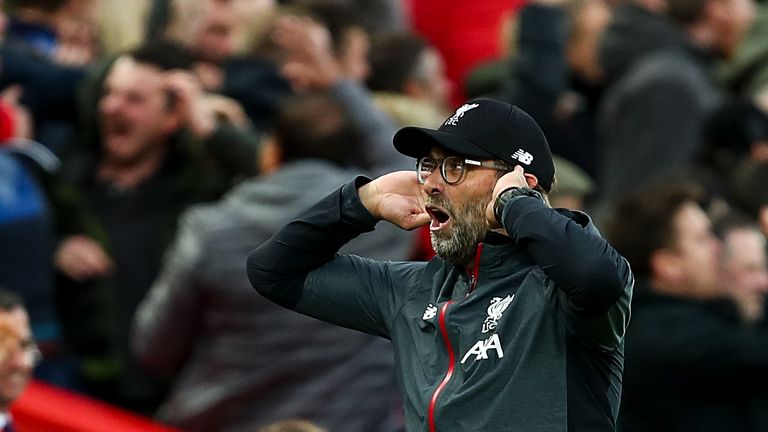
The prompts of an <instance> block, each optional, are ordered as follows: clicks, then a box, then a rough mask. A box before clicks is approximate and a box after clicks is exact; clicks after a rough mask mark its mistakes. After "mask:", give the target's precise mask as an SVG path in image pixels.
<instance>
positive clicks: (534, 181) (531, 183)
mask: <svg viewBox="0 0 768 432" xmlns="http://www.w3.org/2000/svg"><path fill="white" fill-rule="evenodd" d="M523 175H524V176H525V181H526V182H527V183H528V187H529V188H531V189H533V188H535V187H536V186H538V185H539V179H538V178H536V176H535V175H533V174H528V173H525V174H523Z"/></svg>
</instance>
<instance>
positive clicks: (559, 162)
mask: <svg viewBox="0 0 768 432" xmlns="http://www.w3.org/2000/svg"><path fill="white" fill-rule="evenodd" d="M552 160H553V161H554V162H555V172H556V173H557V184H555V187H554V188H553V189H552V192H551V193H550V194H549V201H550V203H551V204H552V207H554V208H558V207H559V208H567V209H571V210H582V211H583V210H585V209H586V208H587V203H588V202H589V200H590V198H591V197H592V194H593V193H594V191H595V185H594V182H593V181H592V179H591V178H590V177H589V176H588V175H587V173H585V172H584V170H582V169H581V168H579V167H578V166H576V164H574V163H571V162H569V161H568V160H567V159H564V158H562V157H560V156H552Z"/></svg>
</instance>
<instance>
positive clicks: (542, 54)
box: [467, 0, 611, 176]
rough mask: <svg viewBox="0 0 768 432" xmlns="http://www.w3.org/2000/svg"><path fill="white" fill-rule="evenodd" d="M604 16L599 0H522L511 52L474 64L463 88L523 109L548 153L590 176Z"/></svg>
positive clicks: (604, 5) (604, 7) (602, 2)
mask: <svg viewBox="0 0 768 432" xmlns="http://www.w3.org/2000/svg"><path fill="white" fill-rule="evenodd" d="M610 17H611V9H610V7H609V5H608V3H607V2H606V1H605V0H577V1H573V2H565V1H562V0H535V1H532V2H529V3H527V4H526V5H525V6H524V7H523V9H521V11H520V14H519V20H518V32H517V33H516V34H514V35H513V38H514V40H513V41H512V43H513V44H514V46H515V52H516V53H515V55H514V56H513V57H512V58H511V59H509V60H507V61H504V62H501V63H497V64H496V65H488V66H485V67H482V68H478V70H477V71H476V72H474V73H473V74H472V75H471V76H470V77H469V78H468V80H467V88H468V92H469V93H470V95H479V94H480V93H478V92H483V93H486V94H493V95H496V97H498V98H500V99H502V100H505V101H507V102H509V103H512V104H515V105H518V106H520V107H521V108H523V109H525V110H526V111H527V112H529V113H530V114H531V116H532V117H533V118H534V119H536V121H537V122H538V123H539V124H541V127H542V129H543V130H544V132H545V133H546V135H547V139H548V140H549V142H550V146H551V148H552V152H553V153H554V154H556V155H559V156H560V157H563V158H565V159H566V160H568V161H570V162H572V163H574V164H576V165H577V166H578V167H579V168H580V169H582V170H584V171H585V172H586V173H587V174H588V175H591V176H592V175H594V171H595V158H594V153H595V150H594V147H595V128H594V123H595V115H596V114H595V113H596V111H597V105H598V103H599V100H600V97H601V95H602V88H603V78H604V72H603V70H602V68H601V67H600V64H599V63H598V59H597V50H598V41H599V39H600V35H601V33H602V31H603V29H604V28H605V27H606V25H607V23H608V20H609V19H610ZM544 71H546V73H544Z"/></svg>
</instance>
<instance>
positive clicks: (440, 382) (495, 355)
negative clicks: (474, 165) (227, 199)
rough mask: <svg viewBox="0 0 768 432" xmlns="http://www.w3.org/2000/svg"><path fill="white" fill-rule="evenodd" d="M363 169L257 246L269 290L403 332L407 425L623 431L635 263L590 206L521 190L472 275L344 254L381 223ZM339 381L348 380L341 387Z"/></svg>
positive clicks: (321, 311) (260, 275)
mask: <svg viewBox="0 0 768 432" xmlns="http://www.w3.org/2000/svg"><path fill="white" fill-rule="evenodd" d="M365 181H367V180H366V179H364V178H358V179H357V180H356V181H355V182H353V183H349V184H347V185H345V186H343V187H342V188H341V189H339V190H338V191H337V192H335V193H333V194H331V195H330V196H328V197H326V198H325V199H323V200H322V201H320V202H319V203H318V204H316V205H315V206H314V207H312V208H310V209H309V210H308V211H306V212H305V213H304V214H302V215H301V216H300V217H298V218H297V219H295V220H294V221H292V222H291V223H289V224H288V225H287V226H286V227H285V228H283V229H282V230H281V231H279V232H278V233H277V234H276V235H275V236H274V237H272V238H271V239H270V240H269V241H267V242H266V243H264V244H263V245H262V246H260V247H259V248H257V249H256V250H254V251H253V252H252V253H251V255H250V257H249V259H248V275H249V278H250V280H251V283H252V284H253V286H254V287H255V288H256V289H257V290H258V291H259V292H260V293H261V294H263V295H264V296H266V297H268V298H270V299H271V300H273V301H275V302H277V303H279V304H281V305H283V306H285V307H288V308H291V309H294V310H296V311H297V312H300V313H303V314H306V315H310V316H313V317H316V318H319V319H321V320H324V321H328V322H332V323H336V324H339V325H342V326H345V327H349V328H353V329H357V330H360V331H363V332H367V333H371V334H376V335H379V336H382V337H385V338H388V339H390V340H391V341H392V345H393V347H394V351H395V361H396V366H397V368H398V370H399V374H398V384H399V386H400V391H401V393H402V399H403V408H404V412H405V421H406V427H407V430H408V431H430V432H431V431H483V432H494V431H525V432H537V431H542V432H544V431H546V432H553V431H590V432H595V431H614V430H615V429H616V417H617V414H618V410H619V401H620V395H621V378H622V369H623V362H624V354H623V353H624V341H623V336H624V331H625V329H626V326H627V323H628V320H629V305H630V299H631V295H632V287H633V283H634V282H633V281H634V279H633V276H632V273H631V271H630V269H629V265H628V264H627V262H626V260H625V259H624V258H622V257H621V256H620V255H619V254H618V253H617V252H616V251H615V250H614V249H613V248H612V247H611V246H610V245H609V244H608V243H607V242H606V241H605V240H604V239H603V238H602V237H601V236H600V235H599V233H598V232H597V230H596V229H595V227H594V226H593V225H592V224H591V222H590V220H589V218H588V217H587V216H586V215H584V214H583V213H577V212H572V211H567V210H554V209H551V208H549V207H547V206H546V205H545V204H544V203H543V202H542V201H540V200H538V199H536V198H532V197H527V196H522V197H517V198H514V199H512V200H510V201H509V202H508V203H507V204H506V206H505V208H504V212H503V217H502V219H503V225H504V227H505V228H506V231H507V233H508V236H509V237H507V236H503V235H500V234H496V233H489V234H488V236H487V237H486V239H485V241H484V242H483V243H481V244H480V245H479V246H478V252H477V259H476V265H475V270H474V273H473V274H469V273H467V272H466V271H465V270H463V269H461V268H460V267H457V266H454V265H452V264H449V263H447V262H445V261H443V260H441V259H439V258H435V259H433V260H431V261H430V262H428V263H427V262H379V261H373V260H370V259H366V258H361V257H358V256H349V255H348V256H342V255H337V251H338V249H339V248H340V247H341V246H343V245H344V244H345V243H346V242H348V241H349V240H350V239H352V238H354V237H356V236H358V235H360V234H362V233H364V232H367V231H371V230H373V229H374V226H375V224H376V223H377V220H376V219H375V218H374V217H373V216H372V215H371V214H370V213H369V212H368V211H367V210H366V209H365V207H364V206H363V204H362V203H361V201H360V199H359V197H358V195H357V187H359V186H361V185H362V184H364V182H365ZM339 391H344V389H343V388H340V389H339Z"/></svg>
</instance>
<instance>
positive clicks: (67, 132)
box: [0, 0, 85, 155]
mask: <svg viewBox="0 0 768 432" xmlns="http://www.w3.org/2000/svg"><path fill="white" fill-rule="evenodd" d="M18 3H19V4H20V5H25V4H27V3H29V4H38V3H40V2H36V1H34V0H30V1H29V2H27V1H20V2H18ZM43 3H45V2H43ZM48 3H51V7H53V4H54V3H58V2H56V1H54V2H48ZM3 4H4V3H3V2H2V1H0V62H1V63H2V68H1V69H0V89H2V90H5V89H7V88H9V87H12V86H13V87H18V88H19V90H20V101H21V103H22V104H23V105H24V106H25V107H26V108H27V109H28V110H29V111H30V118H31V119H34V121H33V122H32V123H31V124H32V125H33V129H32V130H31V132H30V135H29V137H28V138H34V139H36V140H37V141H39V142H41V143H43V144H44V145H45V146H46V147H48V148H49V149H50V150H52V151H53V152H54V153H56V154H57V155H61V154H63V153H64V152H65V150H66V148H67V144H68V142H69V141H70V140H71V138H72V136H73V135H74V121H75V117H74V112H75V110H74V109H72V108H73V106H74V104H75V91H76V89H77V86H78V85H79V84H80V82H81V80H82V78H83V77H84V75H85V71H84V70H82V69H81V68H74V67H67V66H62V65H59V64H57V63H55V62H54V60H53V59H50V58H48V57H46V56H42V55H40V54H39V53H37V52H35V51H34V49H33V48H30V46H29V44H27V43H26V42H24V41H23V40H21V39H20V37H19V36H18V35H10V36H9V37H8V40H5V36H6V35H5V30H6V29H5V25H4V23H5V22H6V18H7V17H6V16H5V13H4V12H3V11H2V9H1V8H2V7H3ZM33 15H34V14H33ZM11 22H14V21H12V20H11ZM11 27H13V26H11Z"/></svg>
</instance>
